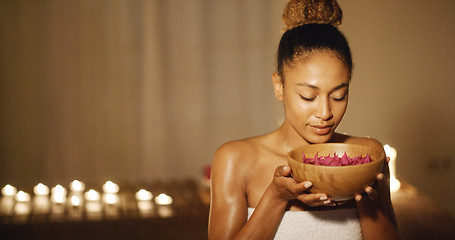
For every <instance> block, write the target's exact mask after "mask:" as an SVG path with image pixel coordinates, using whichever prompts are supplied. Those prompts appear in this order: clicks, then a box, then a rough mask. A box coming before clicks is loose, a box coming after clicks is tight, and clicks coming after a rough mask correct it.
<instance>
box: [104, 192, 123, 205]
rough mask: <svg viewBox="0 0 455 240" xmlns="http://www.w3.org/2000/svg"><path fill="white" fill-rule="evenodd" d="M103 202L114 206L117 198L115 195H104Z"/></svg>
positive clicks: (117, 200)
mask: <svg viewBox="0 0 455 240" xmlns="http://www.w3.org/2000/svg"><path fill="white" fill-rule="evenodd" d="M104 202H105V203H107V204H116V203H118V202H119V196H118V195H117V194H116V193H106V194H104Z"/></svg>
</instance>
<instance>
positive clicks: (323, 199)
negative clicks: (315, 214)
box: [297, 193, 336, 207]
mask: <svg viewBox="0 0 455 240" xmlns="http://www.w3.org/2000/svg"><path fill="white" fill-rule="evenodd" d="M297 199H298V200H299V201H301V202H303V203H305V204H306V205H308V206H310V207H317V206H322V205H326V206H335V205H336V204H335V203H334V202H332V201H331V200H330V198H329V197H327V195H325V194H323V193H317V194H301V195H299V196H297Z"/></svg>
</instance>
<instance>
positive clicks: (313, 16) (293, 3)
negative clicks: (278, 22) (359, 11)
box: [283, 0, 343, 30]
mask: <svg viewBox="0 0 455 240" xmlns="http://www.w3.org/2000/svg"><path fill="white" fill-rule="evenodd" d="M342 15H343V13H342V11H341V8H340V6H339V5H338V3H337V1H336V0H290V1H289V3H288V4H287V5H286V8H285V9H284V13H283V22H284V24H285V25H286V26H285V29H284V30H291V29H293V28H296V27H298V26H300V25H303V24H309V23H325V24H331V25H333V26H338V25H340V24H341V18H342Z"/></svg>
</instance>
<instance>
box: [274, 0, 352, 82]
mask: <svg viewBox="0 0 455 240" xmlns="http://www.w3.org/2000/svg"><path fill="white" fill-rule="evenodd" d="M341 19H342V11H341V8H340V6H339V5H338V3H337V2H336V0H290V1H289V3H288V5H287V6H286V8H285V10H284V14H283V22H284V23H285V25H286V26H285V28H284V30H285V32H284V34H283V36H282V37H281V40H280V44H279V46H278V54H277V58H278V59H277V68H278V69H277V70H278V74H279V75H280V77H281V79H282V81H284V68H285V67H291V66H292V64H293V63H294V62H295V61H298V60H303V59H305V58H306V57H308V56H310V55H311V53H314V52H316V51H326V52H329V53H333V54H335V56H337V57H338V58H339V59H340V60H341V61H342V62H343V63H344V64H345V65H346V67H347V68H348V69H349V73H351V72H352V58H351V50H350V49H349V45H348V42H347V40H346V38H345V37H344V35H343V34H342V33H341V32H340V31H339V30H338V28H337V26H338V25H340V24H341Z"/></svg>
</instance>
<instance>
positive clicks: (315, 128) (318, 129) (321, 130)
mask: <svg viewBox="0 0 455 240" xmlns="http://www.w3.org/2000/svg"><path fill="white" fill-rule="evenodd" d="M309 126H310V129H311V131H312V132H313V133H315V134H317V135H327V134H329V133H330V130H331V129H332V125H309Z"/></svg>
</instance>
